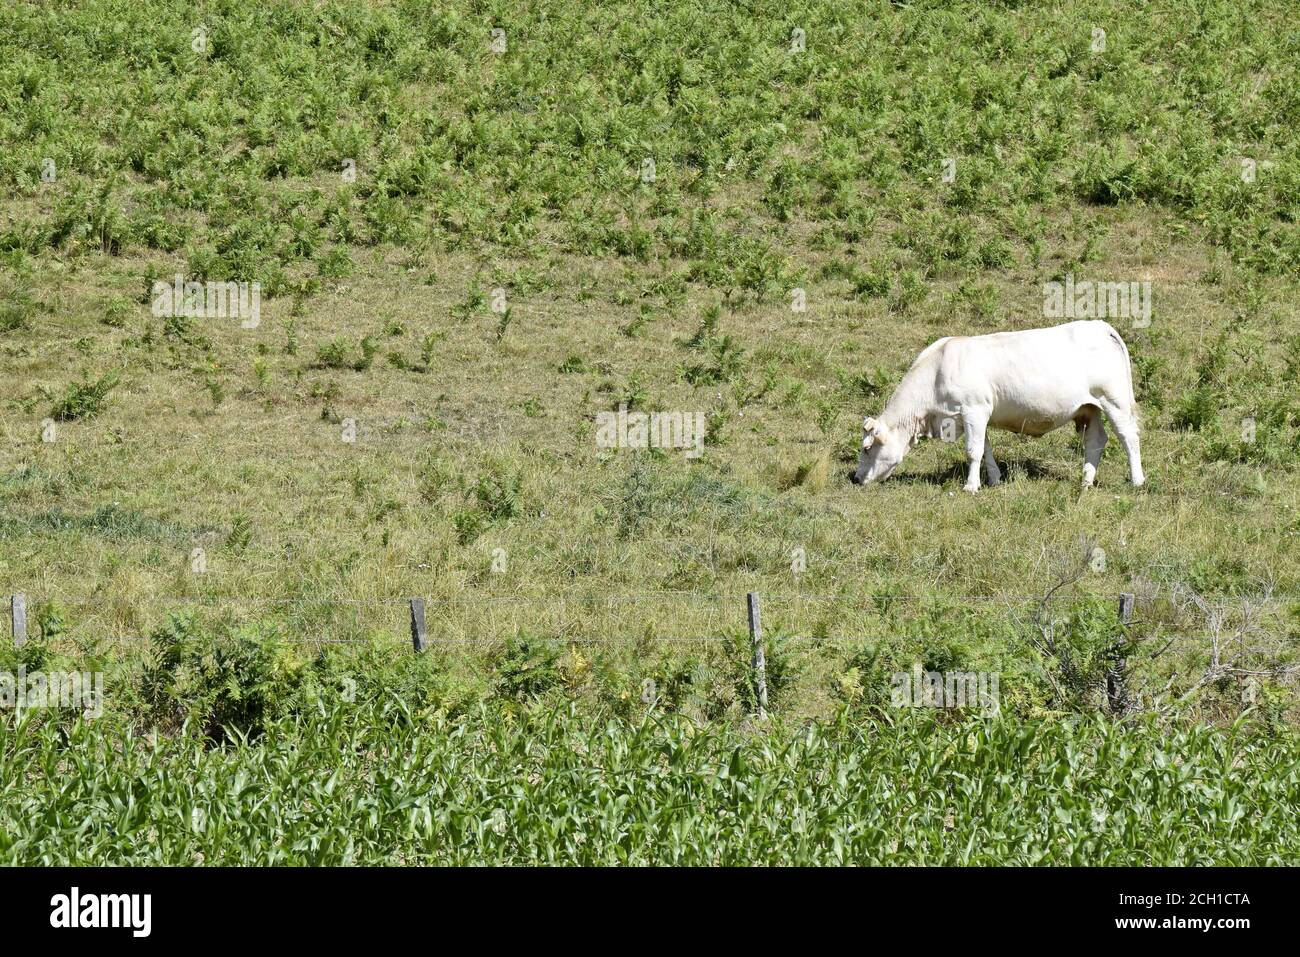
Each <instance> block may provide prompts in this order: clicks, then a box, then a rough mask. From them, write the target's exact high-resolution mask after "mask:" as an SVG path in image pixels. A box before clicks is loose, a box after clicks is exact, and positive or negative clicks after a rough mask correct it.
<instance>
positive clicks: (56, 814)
mask: <svg viewBox="0 0 1300 957" xmlns="http://www.w3.org/2000/svg"><path fill="white" fill-rule="evenodd" d="M321 712H322V713H320V714H317V715H309V716H304V717H303V718H300V719H298V720H284V721H281V722H279V723H276V724H274V725H272V726H271V727H269V728H268V729H267V734H266V736H265V737H264V738H263V739H262V740H260V741H258V742H256V743H247V742H234V743H231V744H229V745H226V746H223V747H219V748H216V749H212V748H206V747H204V746H203V745H202V744H201V743H199V742H197V741H195V740H194V739H192V738H186V737H182V738H165V737H164V738H156V739H155V738H148V739H147V738H144V737H139V736H132V735H129V734H124V733H121V732H119V731H116V730H114V731H109V730H106V727H105V726H104V725H99V726H94V727H92V726H88V725H86V724H80V723H79V724H77V725H75V726H72V727H71V728H69V729H67V730H61V729H60V728H59V727H58V726H56V725H53V724H46V725H41V724H40V723H39V722H36V721H31V722H26V723H20V724H18V725H17V727H13V726H9V727H6V728H4V729H3V730H0V787H3V789H4V792H5V794H6V800H5V804H4V811H3V814H2V815H0V824H3V826H2V827H0V853H3V855H4V857H5V860H6V861H7V862H10V863H14V864H114V865H132V864H135V865H139V864H173V865H175V864H181V865H186V864H195V863H206V864H268V863H269V864H306V865H328V864H553V863H563V864H589V865H590V864H629V863H630V864H684V865H736V864H843V863H854V864H947V865H953V864H985V865H988V864H1001V865H1028V864H1055V865H1078V864H1110V865H1129V866H1146V865H1184V866H1186V865H1212V864H1220V865H1232V864H1238V865H1240V864H1256V865H1258V864H1289V865H1294V864H1295V863H1296V860H1297V850H1296V848H1297V840H1298V839H1300V833H1297V826H1298V825H1297V820H1296V816H1295V814H1294V813H1292V809H1293V808H1294V807H1295V806H1296V804H1297V802H1300V764H1298V763H1297V761H1296V753H1297V752H1296V750H1295V741H1294V740H1293V739H1292V738H1291V737H1289V736H1288V737H1287V738H1285V739H1281V740H1279V739H1275V738H1269V737H1260V736H1256V735H1251V734H1249V733H1246V732H1244V731H1241V730H1230V731H1226V732H1221V731H1211V730H1206V729H1199V730H1196V729H1193V730H1182V731H1177V732H1174V733H1168V732H1165V731H1162V730H1160V729H1158V728H1153V727H1144V726H1139V727H1132V728H1121V727H1117V726H1114V725H1111V724H1109V723H1107V722H1105V721H1101V720H1089V719H1075V720H1071V721H1068V722H1039V723H1033V724H1020V723H1016V722H1012V721H995V722H988V723H982V722H980V721H978V720H972V721H964V722H959V723H956V724H950V725H942V724H936V723H934V722H932V721H930V720H928V719H920V718H918V719H916V720H911V719H908V720H900V721H897V722H891V723H875V724H872V725H869V726H868V725H863V724H861V723H859V722H856V721H852V720H848V719H847V718H841V719H840V720H838V721H834V722H832V723H830V724H827V725H809V726H807V727H796V726H791V725H786V724H778V725H775V726H772V727H767V728H764V729H762V730H761V731H755V730H753V729H749V730H745V729H738V728H735V727H731V726H721V725H717V726H708V727H701V726H698V725H695V724H693V723H691V722H690V721H688V720H685V719H681V718H672V717H663V716H656V717H652V718H647V719H643V720H639V721H631V722H630V721H625V720H617V719H600V718H597V719H595V720H592V718H591V717H590V716H588V715H583V714H581V713H579V712H577V711H575V710H565V709H559V710H546V711H543V712H539V713H532V712H528V713H524V714H522V715H520V716H518V717H516V718H514V719H511V720H507V719H505V718H503V717H502V716H500V715H491V714H482V715H476V716H473V718H472V720H460V721H449V720H446V719H444V718H430V719H425V718H419V717H417V716H416V715H414V714H412V713H411V712H410V711H409V710H408V709H407V708H406V707H405V706H404V705H403V704H402V703H401V702H400V701H397V700H392V699H389V700H386V701H382V702H379V703H374V704H371V705H369V706H366V707H361V708H345V707H332V708H326V707H322V709H321Z"/></svg>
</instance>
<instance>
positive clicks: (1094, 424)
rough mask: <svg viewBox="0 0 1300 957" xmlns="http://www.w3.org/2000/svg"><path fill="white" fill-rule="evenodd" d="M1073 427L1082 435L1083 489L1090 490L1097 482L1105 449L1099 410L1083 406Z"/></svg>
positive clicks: (1092, 406)
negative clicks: (1098, 468)
mask: <svg viewBox="0 0 1300 957" xmlns="http://www.w3.org/2000/svg"><path fill="white" fill-rule="evenodd" d="M1074 422H1075V425H1076V426H1077V427H1078V429H1079V431H1080V432H1081V433H1082V434H1083V487H1084V488H1091V487H1092V484H1093V482H1095V481H1096V480H1097V466H1098V465H1100V464H1101V453H1102V450H1103V449H1105V448H1106V427H1105V425H1104V424H1103V423H1102V420H1101V410H1100V409H1098V408H1097V407H1096V406H1095V405H1089V406H1084V409H1083V411H1082V412H1080V413H1079V417H1078V418H1076V419H1075V420H1074Z"/></svg>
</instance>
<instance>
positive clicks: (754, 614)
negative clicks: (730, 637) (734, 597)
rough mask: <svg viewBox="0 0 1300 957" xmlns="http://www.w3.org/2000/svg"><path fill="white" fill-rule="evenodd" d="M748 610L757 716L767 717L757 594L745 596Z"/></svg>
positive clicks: (765, 669)
mask: <svg viewBox="0 0 1300 957" xmlns="http://www.w3.org/2000/svg"><path fill="white" fill-rule="evenodd" d="M745 603H746V605H747V606H748V609H749V643H750V645H751V646H752V647H753V650H754V691H755V692H756V694H757V697H758V716H759V717H760V718H766V717H767V658H766V657H764V655H763V625H762V622H761V621H760V620H759V617H758V594H757V593H756V592H750V593H749V594H748V595H746V596H745Z"/></svg>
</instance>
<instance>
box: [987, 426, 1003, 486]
mask: <svg viewBox="0 0 1300 957" xmlns="http://www.w3.org/2000/svg"><path fill="white" fill-rule="evenodd" d="M984 474H985V475H987V476H988V477H989V485H1001V484H1002V470H1001V469H1000V468H998V463H997V462H995V461H994V460H993V443H992V442H990V441H989V435H988V430H987V429H985V431H984Z"/></svg>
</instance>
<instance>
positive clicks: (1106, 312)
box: [1043, 274, 1151, 329]
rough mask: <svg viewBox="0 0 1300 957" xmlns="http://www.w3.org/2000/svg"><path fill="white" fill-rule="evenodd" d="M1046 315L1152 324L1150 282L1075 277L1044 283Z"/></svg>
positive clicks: (1050, 317) (1143, 326)
mask: <svg viewBox="0 0 1300 957" xmlns="http://www.w3.org/2000/svg"><path fill="white" fill-rule="evenodd" d="M1043 315H1044V316H1045V317H1046V318H1048V319H1131V320H1132V321H1133V327H1134V328H1136V329H1145V328H1146V327H1147V326H1149V325H1151V282H1150V280H1147V281H1143V282H1094V281H1093V280H1091V279H1080V280H1078V281H1076V280H1075V278H1074V275H1073V274H1070V275H1067V276H1066V277H1065V281H1064V282H1057V281H1051V282H1045V283H1043Z"/></svg>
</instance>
